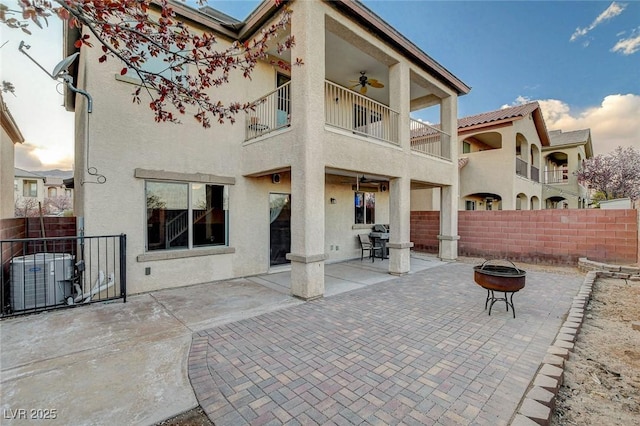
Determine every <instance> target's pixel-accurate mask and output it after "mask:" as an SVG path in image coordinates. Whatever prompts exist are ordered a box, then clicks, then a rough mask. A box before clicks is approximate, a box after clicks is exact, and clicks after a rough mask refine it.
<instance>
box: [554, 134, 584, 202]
mask: <svg viewBox="0 0 640 426" xmlns="http://www.w3.org/2000/svg"><path fill="white" fill-rule="evenodd" d="M549 139H550V142H551V143H550V145H549V146H545V147H543V148H542V156H543V158H544V160H543V163H544V176H543V180H542V182H543V183H544V185H543V186H542V199H543V203H544V208H547V209H555V208H558V209H561V208H570V209H584V208H587V207H588V206H589V190H588V188H586V187H585V186H583V185H582V184H580V182H578V179H577V178H576V176H575V174H574V173H575V172H576V171H577V170H578V169H580V167H582V161H584V160H586V159H588V158H591V157H593V148H592V146H591V131H590V129H583V130H576V131H573V132H563V131H562V130H552V131H550V132H549Z"/></svg>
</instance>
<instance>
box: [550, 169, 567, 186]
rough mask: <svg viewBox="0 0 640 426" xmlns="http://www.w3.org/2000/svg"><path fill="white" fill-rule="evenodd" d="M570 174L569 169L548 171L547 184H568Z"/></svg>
mask: <svg viewBox="0 0 640 426" xmlns="http://www.w3.org/2000/svg"><path fill="white" fill-rule="evenodd" d="M568 181H569V174H568V170H567V169H557V170H547V171H546V172H545V183H567V182H568Z"/></svg>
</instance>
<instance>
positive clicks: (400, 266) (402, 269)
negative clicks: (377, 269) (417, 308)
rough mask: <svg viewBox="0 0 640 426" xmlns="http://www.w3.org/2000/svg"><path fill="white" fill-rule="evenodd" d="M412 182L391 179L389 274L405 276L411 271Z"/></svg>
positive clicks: (405, 178)
mask: <svg viewBox="0 0 640 426" xmlns="http://www.w3.org/2000/svg"><path fill="white" fill-rule="evenodd" d="M410 204H411V180H410V179H409V178H408V177H402V178H394V179H391V182H390V185H389V209H390V211H389V226H390V228H391V232H390V234H389V243H387V247H389V273H390V274H393V275H404V274H406V273H408V272H409V271H410V270H411V264H410V257H411V256H410V255H411V247H413V243H412V242H411V241H409V238H410V236H409V234H410V222H411V206H410Z"/></svg>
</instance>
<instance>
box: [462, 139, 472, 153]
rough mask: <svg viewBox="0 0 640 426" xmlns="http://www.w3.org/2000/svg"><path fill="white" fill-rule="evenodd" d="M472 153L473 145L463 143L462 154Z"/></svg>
mask: <svg viewBox="0 0 640 426" xmlns="http://www.w3.org/2000/svg"><path fill="white" fill-rule="evenodd" d="M470 152H471V144H470V143H469V142H462V153H463V154H469V153H470Z"/></svg>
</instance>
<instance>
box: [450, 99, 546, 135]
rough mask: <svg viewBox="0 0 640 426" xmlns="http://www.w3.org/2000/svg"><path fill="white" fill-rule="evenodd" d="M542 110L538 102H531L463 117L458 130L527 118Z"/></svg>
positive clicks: (459, 121)
mask: <svg viewBox="0 0 640 426" xmlns="http://www.w3.org/2000/svg"><path fill="white" fill-rule="evenodd" d="M538 108H540V105H539V104H538V102H530V103H528V104H524V105H518V106H514V107H510V108H503V109H499V110H496V111H490V112H483V113H482V114H476V115H471V116H469V117H463V118H461V119H459V120H458V130H460V129H464V128H465V127H471V126H476V125H478V124H485V123H492V122H494V121H501V120H507V119H510V118H517V117H525V116H526V115H528V114H531V113H532V112H533V111H535V110H536V109H538Z"/></svg>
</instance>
